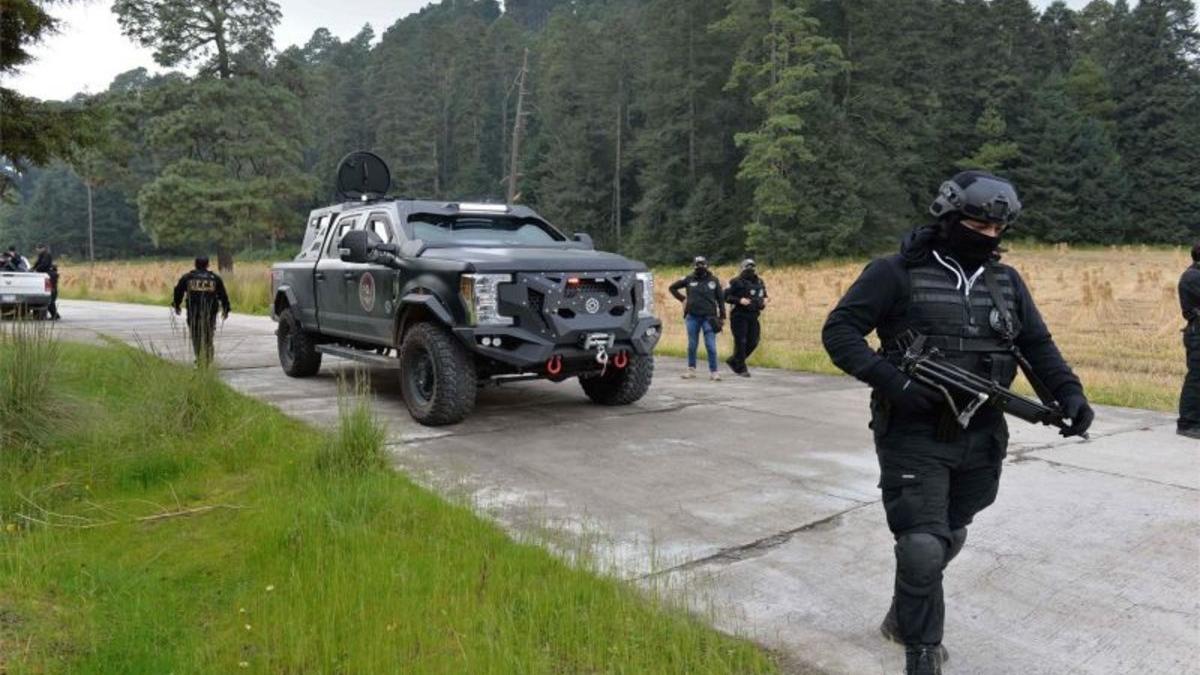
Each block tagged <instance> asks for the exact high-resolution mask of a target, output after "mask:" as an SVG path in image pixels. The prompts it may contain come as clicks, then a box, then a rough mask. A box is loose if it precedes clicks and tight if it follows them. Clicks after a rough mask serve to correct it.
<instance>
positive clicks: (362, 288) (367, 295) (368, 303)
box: [358, 272, 375, 313]
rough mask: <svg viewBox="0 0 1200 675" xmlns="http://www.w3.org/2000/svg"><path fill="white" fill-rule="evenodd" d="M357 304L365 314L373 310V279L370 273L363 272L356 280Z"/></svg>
mask: <svg viewBox="0 0 1200 675" xmlns="http://www.w3.org/2000/svg"><path fill="white" fill-rule="evenodd" d="M358 304H360V305H362V308H363V311H364V312H367V313H370V312H371V310H373V309H375V277H374V276H372V275H371V273H370V272H363V275H362V276H361V277H359V278H358Z"/></svg>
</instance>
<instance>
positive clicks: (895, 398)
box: [879, 364, 946, 415]
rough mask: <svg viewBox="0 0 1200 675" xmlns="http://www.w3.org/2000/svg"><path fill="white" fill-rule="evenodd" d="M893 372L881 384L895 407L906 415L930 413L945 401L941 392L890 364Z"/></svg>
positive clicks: (880, 386) (882, 391) (885, 394)
mask: <svg viewBox="0 0 1200 675" xmlns="http://www.w3.org/2000/svg"><path fill="white" fill-rule="evenodd" d="M889 367H890V368H891V373H890V374H889V375H888V376H887V377H886V379H884V381H883V382H882V383H880V385H879V390H880V392H881V393H882V394H883V395H884V396H886V397H887V399H888V400H889V401H891V403H892V406H893V407H894V409H895V410H896V411H898V412H900V413H901V414H904V415H928V414H930V413H932V412H933V411H935V410H937V408H938V406H939V405H941V404H943V403H945V400H946V399H945V398H944V397H943V396H942V394H941V392H939V391H938V390H936V389H934V388H933V387H930V386H928V385H924V384H921V383H920V382H917V381H916V380H914V379H912V378H910V377H909V376H907V375H905V374H904V373H902V372H900V369H899V368H896V367H895V366H892V365H891V364H889Z"/></svg>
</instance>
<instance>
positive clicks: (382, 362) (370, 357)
mask: <svg viewBox="0 0 1200 675" xmlns="http://www.w3.org/2000/svg"><path fill="white" fill-rule="evenodd" d="M317 351H318V352H321V353H322V354H328V355H330V356H336V357H338V358H339V359H349V360H351V361H358V362H359V363H365V364H367V365H369V366H374V367H376V368H391V369H399V368H400V359H397V358H393V357H390V356H382V355H380V354H375V353H374V352H364V351H362V350H361V349H353V348H351V347H341V346H338V345H317Z"/></svg>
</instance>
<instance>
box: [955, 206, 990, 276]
mask: <svg viewBox="0 0 1200 675" xmlns="http://www.w3.org/2000/svg"><path fill="white" fill-rule="evenodd" d="M999 246H1000V237H989V236H987V235H986V234H982V233H980V232H976V231H975V230H972V229H971V228H969V227H967V226H966V225H963V224H962V221H961V220H959V219H958V218H955V219H954V220H951V221H948V222H947V223H946V251H947V252H948V253H949V254H950V255H952V256H954V259H955V260H957V261H958V262H959V264H960V265H962V266H963V267H970V268H977V267H979V266H981V265H983V264H984V263H985V262H987V261H988V260H991V259H992V256H994V255H995V254H996V249H997V248H999Z"/></svg>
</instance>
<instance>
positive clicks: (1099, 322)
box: [61, 243, 1190, 410]
mask: <svg viewBox="0 0 1200 675" xmlns="http://www.w3.org/2000/svg"><path fill="white" fill-rule="evenodd" d="M1005 261H1006V262H1008V263H1010V264H1012V265H1014V266H1015V267H1016V268H1017V269H1018V270H1020V272H1021V274H1022V276H1023V277H1024V278H1025V280H1026V281H1027V282H1028V284H1029V286H1030V288H1031V289H1032V290H1033V293H1034V297H1035V298H1036V300H1037V302H1038V305H1039V307H1040V309H1041V310H1042V313H1043V315H1044V316H1045V317H1046V321H1047V323H1048V324H1049V326H1050V330H1051V332H1052V333H1053V334H1054V335H1055V338H1056V340H1057V341H1058V344H1059V347H1060V348H1061V349H1062V351H1063V353H1064V354H1066V356H1067V358H1068V359H1069V360H1070V361H1071V363H1072V364H1073V365H1074V366H1075V368H1076V370H1077V372H1078V373H1079V374H1080V376H1081V377H1082V378H1083V381H1084V386H1085V387H1086V389H1087V391H1088V394H1089V396H1091V397H1092V399H1093V400H1095V401H1097V402H1100V403H1108V404H1112V405H1125V406H1132V407H1140V408H1153V409H1158V410H1173V409H1175V407H1176V404H1177V400H1178V395H1179V385H1180V383H1181V382H1182V378H1183V374H1184V359H1183V347H1182V343H1181V341H1180V337H1179V329H1180V328H1181V327H1182V326H1183V321H1182V319H1181V318H1180V315H1179V305H1178V301H1177V300H1176V297H1175V284H1176V282H1177V280H1178V278H1179V274H1180V273H1182V271H1183V270H1184V268H1186V266H1187V265H1188V264H1189V262H1190V259H1189V257H1188V255H1187V252H1186V251H1184V250H1183V249H1182V248H1179V249H1163V248H1150V247H1144V246H1127V247H1110V248H1087V249H1079V248H1071V247H1068V246H1057V247H1046V246H1035V245H1024V244H1021V243H1016V244H1012V245H1011V246H1010V251H1009V253H1008V254H1007V255H1006V257H1005ZM862 266H863V261H852V262H829V263H818V264H815V265H806V266H793V267H781V268H765V269H764V270H763V276H764V278H765V279H766V281H767V286H768V289H769V292H770V294H771V296H772V305H771V307H770V309H769V310H768V311H767V312H766V313H764V315H763V324H764V325H763V342H762V346H761V347H760V348H759V351H758V353H756V354H755V355H754V358H753V359H752V360H751V365H752V366H761V367H777V368H790V369H797V370H807V371H815V372H822V373H836V372H838V371H837V369H836V368H834V366H833V364H832V363H830V361H829V358H828V357H827V356H826V355H825V351H824V349H823V348H822V347H821V336H820V331H821V325H822V323H823V322H824V320H825V315H826V314H827V313H828V312H829V310H830V309H831V308H832V307H833V305H834V304H835V303H836V301H837V299H838V298H839V297H840V296H841V294H842V292H843V291H844V290H845V289H846V288H847V287H848V286H849V285H850V284H851V283H852V282H853V281H854V279H855V278H856V277H857V275H858V273H859V271H860V270H861V269H862ZM189 267H190V261H182V260H181V261H154V262H112V263H103V264H97V265H96V266H95V267H94V268H89V267H88V266H87V265H72V264H70V263H64V264H63V265H61V269H62V281H61V284H62V294H63V296H64V297H70V298H94V299H104V300H116V301H124V302H149V303H159V304H166V303H167V302H169V299H170V294H171V288H172V287H173V285H174V283H175V280H176V279H177V278H178V277H179V275H180V274H182V273H183V272H184V271H186V270H187V269H188V268H189ZM269 267H270V266H269V264H268V263H265V262H247V263H238V266H237V271H236V273H234V274H233V275H226V277H225V281H226V285H227V286H228V288H229V293H230V297H231V299H232V302H233V306H234V310H235V311H240V312H250V313H260V314H263V313H266V312H267V311H268V308H269V298H268V297H267V296H268V295H269V292H270V275H269ZM685 271H686V270H684V269H682V268H673V269H660V270H658V271H657V283H656V285H657V296H658V313H659V316H661V317H663V320H664V322H665V324H666V325H665V330H664V337H663V342H662V346H661V351H662V352H663V353H666V354H672V355H681V354H683V353H684V347H685V345H686V336H685V334H684V331H683V322H682V320H681V317H680V311H679V304H678V303H677V302H675V300H674V299H672V298H671V297H670V296H669V295H668V294H667V291H666V289H667V286H668V285H669V284H670V283H671V281H673V280H674V279H676V278H678V277H679V276H681V275H682V274H684V272H685ZM733 271H734V270H733V268H729V267H723V268H718V269H717V273H718V275H719V276H720V277H721V279H722V280H724V281H728V279H729V276H730V274H732V273H733ZM731 349H732V339H731V338H730V336H729V333H728V331H726V332H725V333H723V334H722V335H721V341H720V350H721V355H722V358H724V357H725V356H726V355H728V354H729V353H730V350H731ZM701 358H703V357H701ZM724 368H725V366H724V365H723V364H722V369H724ZM725 372H726V374H728V371H727V370H726V371H725Z"/></svg>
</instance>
